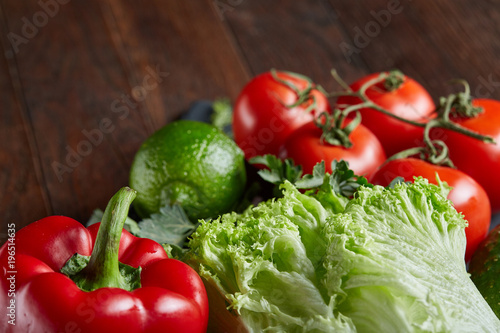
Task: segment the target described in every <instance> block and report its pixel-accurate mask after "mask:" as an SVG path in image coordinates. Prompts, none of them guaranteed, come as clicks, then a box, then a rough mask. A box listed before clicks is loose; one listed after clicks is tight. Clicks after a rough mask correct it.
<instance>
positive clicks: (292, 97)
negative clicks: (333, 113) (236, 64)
mask: <svg viewBox="0 0 500 333" xmlns="http://www.w3.org/2000/svg"><path fill="white" fill-rule="evenodd" d="M276 73H277V76H278V78H279V79H281V80H284V81H286V82H288V83H289V84H291V85H293V86H294V87H296V88H297V89H298V90H300V91H303V90H304V89H306V88H307V87H308V86H310V85H311V83H310V82H308V81H307V79H305V78H303V77H300V76H296V75H295V74H291V73H287V72H276ZM310 95H311V96H313V97H314V100H315V102H316V107H315V109H314V110H312V112H307V111H306V110H307V108H308V107H310V106H311V103H312V100H307V101H305V102H304V103H302V104H300V105H298V106H295V107H292V108H289V107H287V105H292V104H294V103H296V102H297V101H298V99H299V96H298V94H297V92H296V91H294V89H292V88H290V87H288V86H287V85H286V84H283V83H281V82H279V81H278V80H276V78H275V77H273V75H272V73H271V72H266V73H263V74H261V75H258V76H256V77H255V78H253V79H252V80H251V81H250V82H249V83H248V84H247V85H246V86H245V87H244V88H243V90H242V91H241V93H240V95H239V96H238V98H237V100H236V102H235V105H234V114H233V133H234V140H235V141H236V143H237V144H238V146H239V147H240V148H241V149H242V150H243V152H244V153H245V158H246V159H250V158H251V157H254V156H257V155H265V154H273V155H278V153H279V149H280V147H281V145H282V144H283V142H284V141H285V139H286V138H287V136H288V135H290V133H292V132H293V131H294V130H295V129H297V128H298V127H300V126H302V125H303V124H305V123H307V122H310V121H312V120H313V119H314V116H315V115H316V114H318V113H319V112H323V111H328V112H329V111H330V106H329V103H328V100H327V98H326V97H325V95H324V94H322V93H321V92H319V91H318V90H315V89H312V90H311V93H310Z"/></svg>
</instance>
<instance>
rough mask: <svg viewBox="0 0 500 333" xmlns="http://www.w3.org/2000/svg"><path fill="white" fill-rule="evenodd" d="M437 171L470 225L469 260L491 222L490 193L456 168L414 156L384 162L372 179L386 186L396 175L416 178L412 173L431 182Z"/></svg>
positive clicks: (468, 235) (467, 232)
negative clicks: (431, 162)
mask: <svg viewBox="0 0 500 333" xmlns="http://www.w3.org/2000/svg"><path fill="white" fill-rule="evenodd" d="M436 172H437V173H438V174H439V178H440V179H441V181H443V182H446V183H448V185H449V186H451V187H452V188H453V189H452V190H451V191H450V193H449V194H448V199H449V200H451V202H453V204H454V206H455V208H456V210H457V211H459V212H461V213H462V214H463V215H464V217H465V219H466V220H467V221H468V222H469V226H468V227H467V228H465V236H466V237H467V248H466V251H465V260H466V261H469V260H470V258H471V256H472V254H473V253H474V251H475V250H476V248H477V246H478V245H479V243H480V242H481V241H482V240H483V239H484V238H486V235H487V233H488V230H489V228H490V223H491V208H490V202H489V200H488V196H487V194H486V192H485V191H484V189H483V188H482V187H481V185H479V184H478V183H477V182H476V181H475V180H474V179H472V178H471V177H469V176H468V175H466V174H465V173H463V172H461V171H460V170H457V169H453V168H449V167H444V166H437V165H433V164H430V163H428V162H426V161H422V160H419V159H415V158H403V159H397V160H392V161H389V162H387V163H386V164H384V165H383V166H382V167H380V169H379V170H378V171H377V172H376V173H375V174H374V175H373V177H371V179H370V181H371V182H372V183H373V184H375V185H382V186H387V185H389V183H390V182H391V181H392V180H393V179H394V178H396V177H397V176H400V177H403V178H404V179H405V181H413V176H422V177H424V178H427V179H428V180H429V182H430V183H433V184H437V181H436Z"/></svg>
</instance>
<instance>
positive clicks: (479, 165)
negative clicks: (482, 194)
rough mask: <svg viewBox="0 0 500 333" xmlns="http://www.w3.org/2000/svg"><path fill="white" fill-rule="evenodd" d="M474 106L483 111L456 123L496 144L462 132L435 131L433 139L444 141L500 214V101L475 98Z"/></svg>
mask: <svg viewBox="0 0 500 333" xmlns="http://www.w3.org/2000/svg"><path fill="white" fill-rule="evenodd" d="M472 105H473V106H476V107H482V108H483V112H482V113H479V114H478V115H476V116H474V117H472V118H465V117H457V118H452V120H453V121H454V122H456V123H458V124H459V125H461V126H462V127H465V128H467V129H470V130H472V131H475V132H478V133H480V134H483V135H487V136H490V137H492V138H493V139H494V140H495V141H496V143H484V142H482V141H480V140H476V139H474V138H471V137H468V136H466V135H462V134H460V133H457V132H454V131H450V130H446V129H441V128H433V129H432V130H431V131H430V137H431V139H433V140H442V141H444V142H445V143H446V145H447V146H448V150H449V157H450V159H451V161H452V162H453V163H454V164H455V166H456V167H457V168H458V169H459V170H461V171H463V172H465V173H466V174H468V175H469V176H471V177H472V178H474V179H475V180H476V181H477V182H478V183H479V184H481V186H483V188H484V189H485V190H486V193H488V197H489V199H490V202H491V207H492V210H493V212H498V211H500V177H499V176H498V171H499V169H500V102H499V101H495V100H491V99H475V100H473V101H472Z"/></svg>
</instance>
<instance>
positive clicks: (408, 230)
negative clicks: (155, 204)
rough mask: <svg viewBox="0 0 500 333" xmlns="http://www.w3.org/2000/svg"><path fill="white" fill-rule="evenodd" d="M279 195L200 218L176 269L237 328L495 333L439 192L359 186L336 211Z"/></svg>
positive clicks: (314, 196) (457, 225) (418, 184)
mask: <svg viewBox="0 0 500 333" xmlns="http://www.w3.org/2000/svg"><path fill="white" fill-rule="evenodd" d="M282 188H283V197H282V198H279V199H275V200H271V201H267V202H262V203H260V204H259V205H258V206H256V207H253V208H250V209H249V210H247V211H245V212H244V213H242V214H236V213H231V214H226V215H223V216H222V217H220V218H219V219H217V220H212V221H205V222H202V223H201V225H200V226H199V227H198V229H197V231H196V232H195V233H194V234H193V235H192V238H191V240H190V242H189V248H190V250H189V252H188V253H187V257H186V258H187V259H186V260H187V262H188V263H190V264H191V265H192V266H193V267H194V268H195V269H197V270H198V272H199V273H200V275H201V276H202V277H203V278H204V279H205V281H206V284H207V286H208V287H209V288H210V289H212V288H215V290H217V291H218V292H219V293H220V295H222V296H223V298H224V299H225V300H226V302H227V304H228V305H229V309H230V311H232V313H233V314H236V315H237V316H238V320H239V323H241V327H240V328H239V329H238V331H239V332H244V331H248V332H263V331H266V332H267V331H269V332H499V331H500V322H499V320H498V319H497V318H496V316H495V315H494V313H493V312H492V311H491V309H490V307H489V306H488V304H487V303H486V302H485V301H484V299H483V298H482V297H481V295H480V294H479V292H478V291H477V289H476V287H475V286H474V284H473V283H472V282H471V281H470V279H469V276H468V274H467V272H466V267H465V262H464V253H465V232H464V228H465V226H466V221H465V220H464V219H463V217H462V216H461V215H460V214H459V213H457V212H456V210H455V209H454V208H453V206H452V205H451V203H450V202H449V201H448V200H446V199H445V198H446V196H445V195H446V193H445V191H446V189H444V187H443V186H436V185H432V184H429V183H428V181H427V180H425V179H422V178H418V179H416V180H415V182H414V183H413V184H405V183H401V184H396V185H394V187H393V188H382V187H379V186H375V187H373V188H368V187H364V186H362V187H361V188H359V189H358V190H357V192H356V194H355V197H354V198H353V199H351V200H345V201H342V200H340V201H339V202H346V204H345V205H344V206H338V205H334V206H332V205H330V204H329V203H328V201H329V200H331V199H332V196H335V195H336V194H334V193H330V194H329V195H324V194H325V193H323V195H318V193H317V192H314V193H310V192H306V193H301V192H300V191H299V190H297V188H295V186H293V185H292V184H291V183H289V182H285V183H284V184H283V185H282ZM443 194H444V195H443ZM323 201H325V202H323ZM326 207H327V208H326ZM223 304H224V303H223ZM211 312H212V313H213V312H214V311H211ZM230 316H231V312H227V318H228V319H232V320H234V318H229V317H230ZM218 319H219V320H224V318H220V317H219V318H218ZM215 324H217V323H215ZM221 326H224V325H223V323H222V325H221Z"/></svg>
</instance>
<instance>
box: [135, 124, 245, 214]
mask: <svg viewBox="0 0 500 333" xmlns="http://www.w3.org/2000/svg"><path fill="white" fill-rule="evenodd" d="M245 182H246V171H245V163H244V155H243V151H242V150H241V149H240V148H239V147H238V146H237V145H236V143H235V142H234V141H233V140H231V139H230V138H229V137H228V136H227V135H225V134H224V133H223V132H221V131H220V130H218V129H217V128H215V127H214V126H212V125H210V124H207V123H202V122H197V121H190V120H179V121H175V122H172V123H170V124H168V125H166V126H164V127H163V128H161V129H160V130H158V131H157V132H155V133H154V134H153V135H152V136H151V137H149V138H148V139H147V140H146V141H145V142H144V143H143V144H142V146H141V147H140V148H139V151H138V152H137V154H136V155H135V158H134V161H133V163H132V168H131V171H130V186H131V187H132V188H133V189H135V190H136V191H137V192H138V194H137V198H136V199H135V200H134V208H135V210H136V211H137V213H138V214H139V215H140V216H141V217H147V216H149V215H151V214H152V213H156V212H158V211H159V209H160V208H161V207H163V206H166V205H167V204H180V205H181V206H182V207H183V208H184V210H185V211H186V214H187V215H188V217H189V218H190V219H191V220H194V221H196V220H197V219H201V218H210V217H216V216H218V215H220V214H223V213H226V212H228V211H229V210H230V209H231V208H232V207H233V205H234V204H235V203H236V201H237V200H238V199H239V198H240V197H241V195H242V193H243V190H244V187H245Z"/></svg>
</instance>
